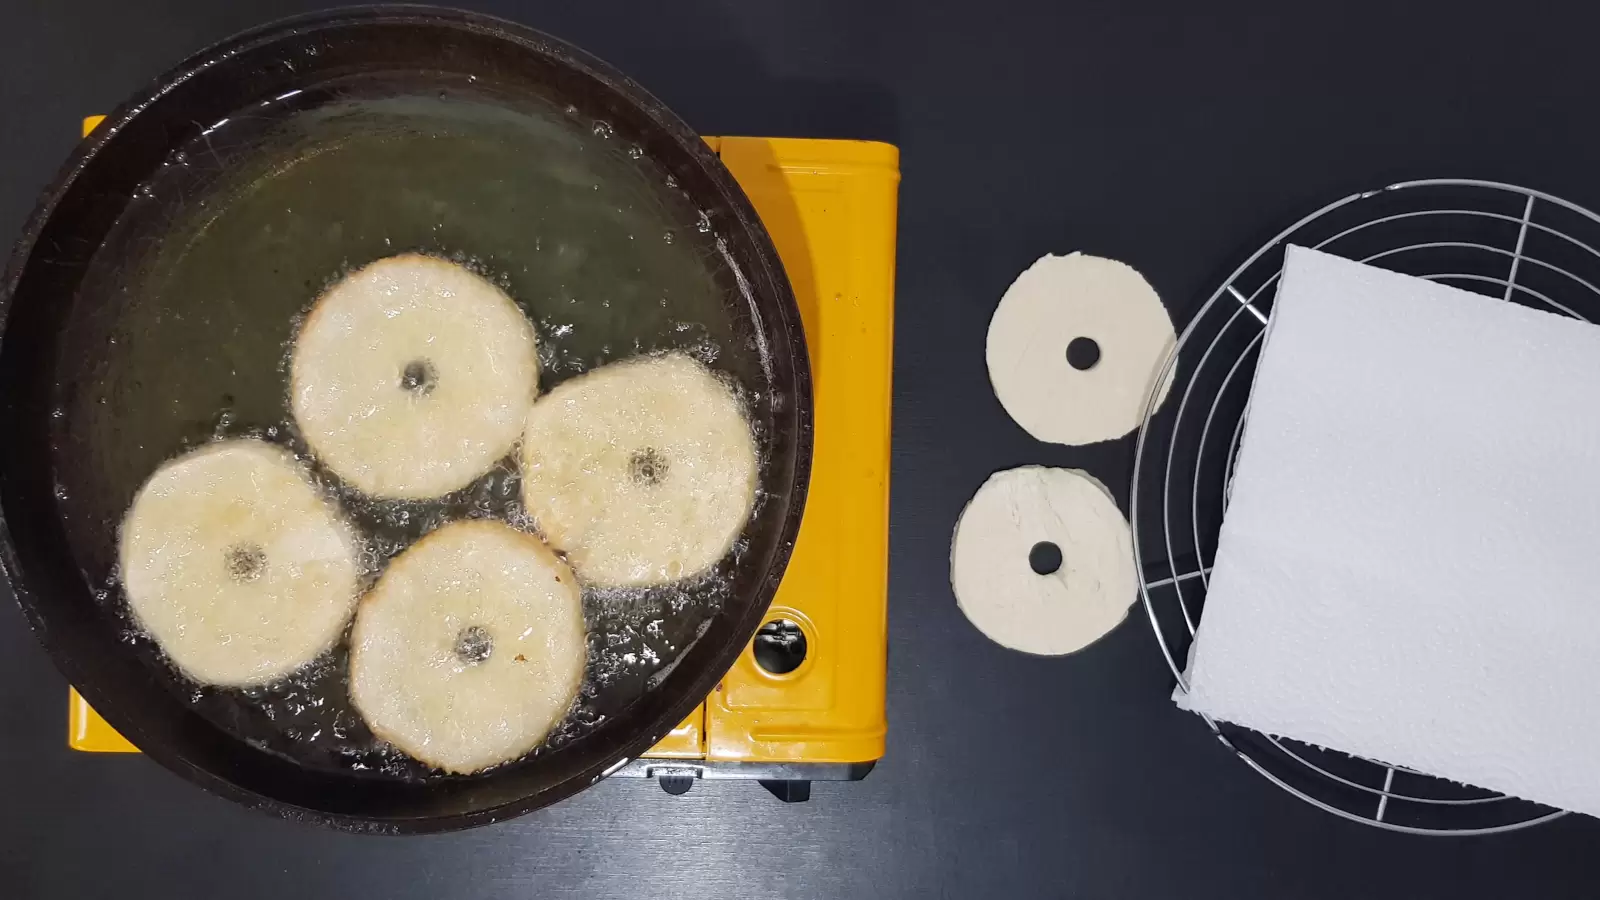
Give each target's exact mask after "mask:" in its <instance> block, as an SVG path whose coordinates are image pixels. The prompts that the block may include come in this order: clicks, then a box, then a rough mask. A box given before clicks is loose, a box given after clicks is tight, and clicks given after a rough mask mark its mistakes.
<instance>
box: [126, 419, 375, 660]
mask: <svg viewBox="0 0 1600 900" xmlns="http://www.w3.org/2000/svg"><path fill="white" fill-rule="evenodd" d="M119 551H120V556H121V564H122V583H123V586H124V588H125V590H126V592H127V596H128V606H129V608H130V609H131V610H132V612H133V615H134V618H135V619H136V620H137V621H138V623H139V625H140V627H142V628H143V629H144V630H145V631H147V632H148V633H149V634H150V636H151V637H153V638H154V639H155V641H156V643H157V644H159V645H160V646H161V649H162V650H163V651H165V652H166V654H167V656H168V657H169V658H170V659H171V660H172V662H173V663H174V664H175V665H177V667H178V668H179V669H181V670H182V671H183V672H184V673H185V674H187V675H188V676H189V677H190V678H193V679H194V680H195V681H199V682H202V683H204V684H220V685H232V686H242V685H253V684H265V683H267V682H271V681H275V680H277V679H278V678H281V677H283V676H284V675H287V674H289V673H290V672H293V671H294V670H295V669H298V668H300V667H301V666H303V665H305V664H306V663H309V662H311V661H312V660H313V659H315V658H316V657H317V656H318V655H320V654H321V653H322V652H323V651H325V650H327V649H328V648H329V647H331V646H332V645H333V643H334V642H335V641H336V640H338V638H339V635H340V633H341V632H343V631H344V626H345V623H346V622H347V621H349V619H350V613H351V611H352V610H353V609H354V608H355V603H356V579H357V563H356V543H355V538H354V536H353V535H352V533H351V531H350V529H349V526H347V525H346V524H345V522H344V520H343V519H342V518H340V516H339V514H338V513H337V512H336V511H335V510H334V508H333V507H332V506H331V505H329V504H328V502H327V501H326V500H324V499H323V498H322V496H321V495H320V494H319V493H318V491H317V489H316V487H315V486H314V485H313V484H312V483H311V482H310V481H309V480H308V478H307V477H306V473H305V469H304V467H302V466H301V465H300V464H299V463H298V462H296V461H295V459H294V457H293V456H291V455H290V454H289V453H287V452H286V451H284V450H282V449H280V448H278V447H274V446H272V445H271V444H267V443H264V442H262V441H256V440H233V441H221V442H218V443H214V444H207V445H206V446H204V447H201V448H200V449H198V450H195V451H193V452H190V453H187V454H185V455H183V456H180V457H178V458H177V459H175V460H172V461H171V462H168V463H166V464H165V465H163V466H161V468H159V469H157V470H156V471H155V474H153V475H151V476H150V479H149V480H148V481H146V482H145V483H144V486H143V487H141V488H140V489H139V493H138V495H137V496H135V497H134V500H133V505H132V506H131V507H130V508H129V510H128V515H127V518H126V519H125V520H124V521H123V524H122V534H121V545H120V547H119Z"/></svg>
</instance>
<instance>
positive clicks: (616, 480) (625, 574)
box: [522, 353, 756, 586]
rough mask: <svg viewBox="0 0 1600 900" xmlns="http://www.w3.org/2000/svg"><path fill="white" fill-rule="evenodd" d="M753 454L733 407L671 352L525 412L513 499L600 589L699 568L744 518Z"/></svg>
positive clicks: (607, 373) (707, 375) (582, 383)
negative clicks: (518, 496)
mask: <svg viewBox="0 0 1600 900" xmlns="http://www.w3.org/2000/svg"><path fill="white" fill-rule="evenodd" d="M755 488H756V447H755V439H754V438H753V436H752V435H751V433H750V423H749V422H747V421H745V417H744V413H743V411H742V409H741V407H740V404H739V400H738V398H737V397H735V396H734V394H733V392H732V391H731V390H729V388H728V387H727V385H725V384H723V383H722V382H721V381H718V380H717V378H716V376H715V375H712V374H711V371H710V370H709V369H707V368H706V367H705V366H703V365H701V364H700V363H699V362H697V361H695V360H694V359H692V358H691V357H689V356H686V355H684V354H682V353H668V354H664V355H661V356H645V357H639V358H636V359H630V360H625V361H623V362H619V363H613V364H611V365H608V366H603V367H601V368H599V369H595V370H594V371H592V372H589V373H587V374H584V375H582V376H579V377H577V378H574V379H572V380H570V381H568V382H566V383H564V384H562V385H560V386H559V387H557V388H556V389H555V390H553V391H551V392H550V393H549V394H547V395H546V396H545V397H544V398H542V399H541V400H540V401H539V402H538V403H535V404H534V406H533V412H532V413H530V414H529V416H528V429H527V432H526V433H525V434H524V435H523V438H522V498H523V503H524V505H525V506H526V507H527V510H528V512H529V513H530V514H531V515H532V516H533V517H534V520H535V521H536V522H537V523H538V526H539V530H540V531H541V532H543V534H544V535H545V537H546V538H548V539H549V540H550V543H551V544H552V545H554V546H556V547H559V548H560V549H561V550H562V551H563V552H565V553H566V554H567V560H568V561H569V562H571V563H572V565H573V567H574V568H576V569H577V570H578V574H579V575H581V576H583V578H584V579H586V580H588V581H590V582H592V583H594V584H597V585H603V586H640V585H652V584H664V583H666V582H669V581H676V580H678V579H680V578H689V577H692V576H694V575H697V574H699V573H701V572H704V571H706V570H707V569H709V568H711V567H712V566H713V565H715V564H716V563H717V561H718V560H720V559H722V557H723V555H724V554H726V553H727V552H728V549H729V547H731V546H732V544H733V541H734V539H735V538H737V537H738V536H739V532H740V531H742V530H743V529H744V525H745V522H746V521H747V520H748V519H749V518H750V508H751V504H752V502H753V500H754V498H755Z"/></svg>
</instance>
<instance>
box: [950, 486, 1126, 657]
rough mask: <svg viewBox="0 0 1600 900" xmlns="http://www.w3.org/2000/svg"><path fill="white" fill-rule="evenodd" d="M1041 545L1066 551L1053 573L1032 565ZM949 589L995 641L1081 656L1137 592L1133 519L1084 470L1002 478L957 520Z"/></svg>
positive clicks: (1117, 619) (1017, 647)
mask: <svg viewBox="0 0 1600 900" xmlns="http://www.w3.org/2000/svg"><path fill="white" fill-rule="evenodd" d="M1041 543H1045V544H1054V545H1055V547H1056V548H1057V549H1058V551H1059V554H1058V555H1056V556H1055V561H1056V562H1057V563H1058V564H1059V566H1060V567H1059V568H1058V569H1056V570H1055V571H1054V572H1048V573H1045V574H1040V573H1038V572H1036V571H1035V570H1034V568H1033V566H1032V564H1031V563H1030V561H1029V556H1030V554H1031V553H1033V552H1034V548H1035V546H1036V545H1038V544H1041ZM1041 555H1043V554H1041ZM950 584H951V586H952V587H953V588H954V589H955V595H956V603H957V604H959V605H960V607H961V611H962V612H964V613H966V615H967V618H968V619H971V620H972V624H974V625H976V626H978V630H979V631H982V632H983V633H984V634H986V635H988V636H989V638H990V639H992V640H994V641H995V642H996V643H999V644H1002V645H1004V646H1006V647H1010V648H1012V649H1014V650H1022V651H1025V652H1027V653H1038V654H1042V655H1048V656H1056V655H1060V654H1063V653H1071V652H1073V651H1075V650H1080V649H1082V648H1084V647H1087V646H1088V645H1090V644H1092V643H1094V642H1095V641H1097V640H1099V639H1100V638H1101V637H1103V636H1105V635H1106V634H1107V633H1108V632H1110V631H1111V629H1113V628H1115V627H1116V626H1117V624H1118V623H1119V622H1121V621H1122V620H1123V619H1124V618H1126V617H1127V615H1128V607H1130V606H1131V605H1133V599H1134V596H1135V594H1136V593H1137V592H1138V581H1137V579H1136V577H1135V574H1134V568H1133V539H1132V537H1131V533H1130V531H1129V528H1128V521H1127V519H1125V518H1123V516H1122V512H1121V511H1120V510H1118V509H1117V504H1116V503H1115V502H1114V501H1113V500H1112V499H1111V495H1110V493H1109V492H1107V490H1106V488H1105V486H1104V485H1102V484H1101V483H1100V482H1098V481H1096V480H1095V479H1093V478H1092V477H1090V476H1088V475H1087V474H1085V473H1083V472H1079V471H1076V470H1073V469H1047V468H1044V467H1042V466H1024V467H1022V468H1020V469H1010V470H1007V471H1004V472H996V473H995V474H993V475H991V476H989V480H988V481H986V482H984V484H983V487H981V488H979V489H978V492H977V493H976V494H974V495H973V497H972V500H971V501H969V502H968V503H967V507H966V509H964V510H962V511H961V518H960V519H959V520H958V521H957V522H956V531H955V539H954V540H953V541H952V542H951V546H950Z"/></svg>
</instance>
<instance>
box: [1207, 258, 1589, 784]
mask: <svg viewBox="0 0 1600 900" xmlns="http://www.w3.org/2000/svg"><path fill="white" fill-rule="evenodd" d="M1269 328H1270V331H1269V333H1268V336H1267V340H1266V343H1265V345H1264V348H1263V350H1262V357H1261V361H1260V365H1259V367H1258V369H1257V374H1256V383H1255V387H1254V390H1253V393H1252V395H1251V401H1250V413H1249V420H1248V421H1247V422H1246V424H1245V431H1244V439H1243V446H1242V449H1241V452H1240V456H1239V459H1238V462H1237V465H1236V469H1235V473H1234V482H1233V489H1232V500H1231V503H1230V505H1229V507H1228V509H1227V514H1226V516H1225V518H1224V521H1223V524H1222V533H1221V539H1220V544H1219V546H1218V549H1217V556H1216V566H1215V569H1214V570H1213V571H1212V573H1211V580H1210V590H1209V593H1208V596H1207V599H1206V606H1205V612H1204V616H1203V618H1202V620H1201V623H1200V629H1199V634H1198V636H1197V637H1196V641H1195V646H1194V654H1193V661H1192V665H1191V666H1190V669H1189V678H1188V680H1189V684H1190V691H1191V693H1190V694H1189V695H1188V697H1187V699H1186V701H1185V705H1186V706H1188V707H1189V708H1192V709H1194V710H1196V711H1198V712H1204V713H1207V714H1209V715H1211V716H1213V717H1215V718H1218V719H1222V720H1224V721H1228V722H1234V723H1237V724H1239V725H1244V726H1247V727H1250V728H1254V729H1256V730H1259V731H1264V732H1267V733H1269V734H1276V735H1283V736H1286V737H1291V738H1295V739H1298V740H1301V741H1306V742H1309V743H1312V744H1317V745H1321V746H1324V747H1330V748H1333V749H1337V750H1343V751H1346V752H1349V753H1354V754H1357V755H1360V756H1365V757H1369V758H1372V759H1376V760H1381V761H1384V762H1388V763H1394V764H1398V765H1403V766H1406V767H1409V768H1414V769H1418V770H1420V771H1424V772H1429V773H1433V774H1436V775H1440V776H1444V777H1446V778H1450V779H1454V780H1456V781H1461V782H1465V783H1467V784H1473V785H1478V786H1481V787H1485V788H1491V789H1494V790H1498V791H1503V792H1505V793H1508V794H1512V795H1515V796H1520V797H1524V798H1527V799H1530V800H1536V801H1540V802H1543V803H1548V804H1551V805H1554V806H1560V807H1564V808H1567V809H1573V810H1578V811H1580V812H1587V813H1590V814H1595V815H1600V687H1597V686H1600V328H1597V327H1595V326H1593V325H1589V324H1586V323H1583V322H1579V321H1577V320H1573V319H1568V318H1564V317H1561V316H1558V315H1555V314H1550V313H1544V312H1540V311H1537V310H1532V309H1528V308H1524V307H1521V306H1517V305H1514V304H1511V303H1505V302H1502V301H1499V300H1496V299H1494V298H1490V297H1484V296H1480V295H1478V294H1473V293H1469V292H1466V291H1460V290H1456V289H1454V288H1450V287H1445V286H1442V285H1439V284H1435V283H1432V282H1428V281H1424V280H1421V279H1416V278H1411V277H1407V276H1404V275H1397V274H1394V273H1391V272H1386V271H1383V270H1380V269H1375V268H1371V267H1368V266H1363V265H1360V264H1358V263H1353V262H1349V261H1346V260H1343V259H1339V258H1337V257H1333V256H1328V255H1326V254H1323V253H1318V252H1316V251H1312V250H1306V249H1302V248H1290V250H1289V253H1288V257H1287V260H1286V263H1285V267H1284V273H1283V281H1282V283H1281V285H1280V286H1279V291H1278V298H1277V301H1276V303H1275V304H1274V306H1273V310H1272V317H1271V322H1270V324H1269Z"/></svg>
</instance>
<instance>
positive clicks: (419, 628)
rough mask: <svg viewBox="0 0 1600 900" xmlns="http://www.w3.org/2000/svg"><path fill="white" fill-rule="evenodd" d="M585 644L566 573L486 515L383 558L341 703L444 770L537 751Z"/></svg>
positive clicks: (470, 768)
mask: <svg viewBox="0 0 1600 900" xmlns="http://www.w3.org/2000/svg"><path fill="white" fill-rule="evenodd" d="M587 652H588V651H587V646H586V642H585V632H584V624H583V598H582V591H581V590H580V588H579V587H578V584H577V579H576V578H575V577H574V576H573V574H572V570H571V569H569V568H567V566H566V565H565V564H564V563H562V562H561V560H559V559H557V558H556V555H555V554H554V553H552V552H551V551H550V548H549V547H546V546H545V545H544V542H543V541H540V540H539V539H538V538H537V537H535V536H533V535H530V534H524V533H523V532H520V531H517V530H516V529H513V528H511V527H510V526H508V525H505V524H502V523H500V522H495V521H488V520H474V521H465V522H455V523H452V524H449V525H445V526H444V527H442V528H439V529H438V530H436V531H433V532H430V533H429V534H428V535H426V536H425V537H423V538H422V540H420V541H418V542H417V543H415V544H413V545H412V546H411V547H409V548H407V549H406V551H405V552H404V553H402V554H400V555H399V556H398V557H396V558H395V559H394V560H393V561H392V562H390V563H389V567H388V568H387V569H386V570H384V573H383V576H382V577H381V578H379V579H378V583H377V584H376V585H375V586H374V587H373V588H372V591H371V592H370V593H368V594H367V596H366V597H365V598H364V599H363V600H362V601H361V607H360V609H359V611H358V612H357V613H356V624H355V628H354V629H352V631H351V634H350V699H351V700H352V702H354V703H355V706H356V709H357V710H358V711H359V712H360V713H361V716H362V718H364V719H365V720H366V722H367V725H368V726H369V727H371V728H372V731H373V733H374V734H376V735H377V736H378V737H380V738H383V739H384V740H387V741H388V742H390V743H391V744H394V745H395V746H396V747H398V748H399V749H400V750H402V751H403V752H405V753H407V754H409V755H410V756H413V757H415V758H417V759H419V760H421V761H423V762H425V763H427V764H428V765H430V766H434V767H435V768H439V769H443V770H445V771H447V772H458V773H463V774H465V773H471V772H477V771H480V770H482V769H486V768H488V767H489V766H493V765H496V764H498V763H502V762H507V761H509V760H513V759H516V758H517V757H520V756H522V755H524V754H526V753H527V752H529V751H530V750H532V749H533V748H534V747H537V746H538V745H539V743H540V742H541V741H543V740H544V739H545V736H546V735H547V734H549V732H550V729H551V728H553V727H555V725H556V723H557V722H559V721H561V719H562V717H563V716H565V715H566V714H567V710H568V709H569V708H570V707H571V706H572V701H573V698H574V697H575V696H576V695H577V692H578V686H579V684H580V683H581V681H582V679H583V669H584V662H585V660H586V658H587Z"/></svg>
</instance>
